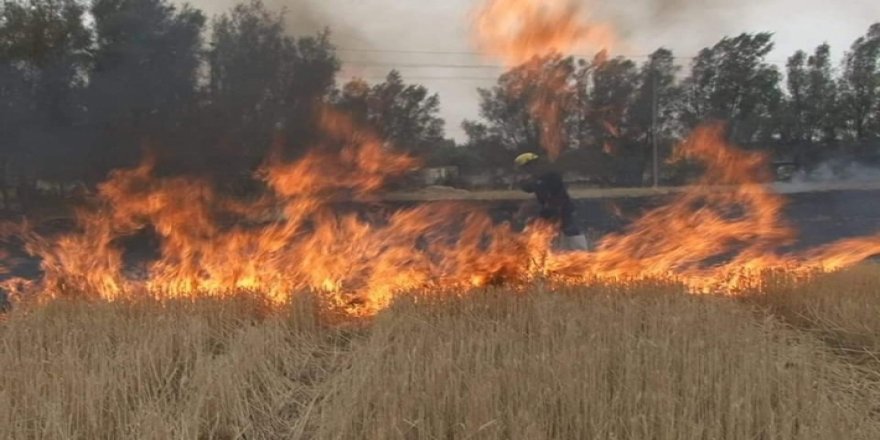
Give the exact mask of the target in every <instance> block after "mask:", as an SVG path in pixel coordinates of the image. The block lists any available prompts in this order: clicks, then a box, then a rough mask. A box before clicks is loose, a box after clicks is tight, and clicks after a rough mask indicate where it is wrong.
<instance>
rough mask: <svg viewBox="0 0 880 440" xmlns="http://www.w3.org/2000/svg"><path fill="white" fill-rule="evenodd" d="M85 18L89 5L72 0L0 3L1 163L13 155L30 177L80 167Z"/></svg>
mask: <svg viewBox="0 0 880 440" xmlns="http://www.w3.org/2000/svg"><path fill="white" fill-rule="evenodd" d="M83 19H84V8H83V6H82V5H81V4H80V3H78V2H76V1H74V0H26V1H20V2H4V3H3V4H2V5H0V145H2V146H3V151H2V152H0V156H2V159H3V160H2V162H3V163H2V164H0V165H2V168H3V170H4V171H5V170H6V168H7V163H8V161H9V160H11V158H13V157H14V158H15V160H17V161H18V162H19V170H18V171H19V172H20V173H24V174H27V175H29V177H36V176H37V175H39V176H41V177H45V178H60V177H62V176H60V175H59V174H60V173H62V172H63V173H67V174H70V172H72V171H74V170H75V168H76V167H75V166H74V162H73V161H72V159H75V158H77V156H79V154H78V151H77V150H78V148H77V147H79V145H78V143H77V142H75V140H74V138H75V137H76V136H73V134H74V131H75V128H76V127H75V126H76V125H77V124H78V123H79V122H80V121H81V119H82V107H81V105H79V101H80V93H81V91H82V87H83V85H84V79H85V75H84V72H85V70H86V68H87V66H88V57H87V51H88V49H89V46H90V44H91V38H90V34H89V32H88V30H87V29H86V28H85V26H84V24H83ZM25 156H27V157H25ZM22 166H23V167H24V169H23V170H22V169H21V167H22ZM3 180H8V179H7V176H4V178H3ZM3 183H7V182H3Z"/></svg>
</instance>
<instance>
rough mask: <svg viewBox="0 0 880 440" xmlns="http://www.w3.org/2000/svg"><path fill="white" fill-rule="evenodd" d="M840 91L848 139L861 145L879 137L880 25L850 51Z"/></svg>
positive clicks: (856, 42)
mask: <svg viewBox="0 0 880 440" xmlns="http://www.w3.org/2000/svg"><path fill="white" fill-rule="evenodd" d="M840 89H841V110H842V112H843V115H844V117H845V120H846V126H847V131H848V133H849V137H851V138H852V139H854V140H856V141H860V142H861V141H865V140H868V139H871V138H874V137H877V136H878V135H880V23H877V24H874V25H873V26H871V28H870V29H869V30H868V33H867V34H866V35H864V36H862V37H859V38H858V39H857V40H856V41H855V42H854V43H853V44H852V47H850V51H849V52H847V54H846V57H845V59H844V63H843V75H842V78H841V80H840Z"/></svg>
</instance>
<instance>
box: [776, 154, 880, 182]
mask: <svg viewBox="0 0 880 440" xmlns="http://www.w3.org/2000/svg"><path fill="white" fill-rule="evenodd" d="M873 182H880V166H877V165H872V164H865V163H861V162H857V161H854V160H848V159H835V160H828V161H825V162H822V163H821V164H819V165H818V166H816V167H815V168H813V169H811V170H799V171H797V172H795V173H794V175H792V178H791V183H792V184H794V185H798V184H808V185H811V184H821V183H873Z"/></svg>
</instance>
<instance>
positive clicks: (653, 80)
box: [651, 58, 660, 188]
mask: <svg viewBox="0 0 880 440" xmlns="http://www.w3.org/2000/svg"><path fill="white" fill-rule="evenodd" d="M657 83H658V81H657V66H656V61H655V60H654V59H653V58H652V59H651V148H652V149H653V151H654V154H653V161H654V169H653V172H652V173H651V175H652V177H653V180H654V182H653V183H654V188H657V187H658V186H660V163H659V159H660V158H659V157H658V156H659V154H658V151H657V150H658V147H657Z"/></svg>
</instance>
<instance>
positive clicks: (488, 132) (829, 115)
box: [0, 0, 880, 185]
mask: <svg viewBox="0 0 880 440" xmlns="http://www.w3.org/2000/svg"><path fill="white" fill-rule="evenodd" d="M297 31H298V30H297V29H288V28H287V27H286V25H285V20H284V15H283V14H282V13H278V12H274V11H271V10H269V9H268V8H267V7H266V6H265V5H264V4H262V3H261V2H260V1H259V0H248V1H246V2H244V3H241V4H239V5H237V6H235V7H233V8H232V9H231V10H229V11H227V12H225V13H223V14H220V15H219V16H216V17H212V18H210V19H209V17H207V16H206V15H205V13H203V12H202V11H200V10H197V9H195V8H193V7H190V6H186V5H183V6H178V5H176V4H173V3H171V2H170V1H168V0H91V1H89V2H84V1H83V0H7V1H5V2H3V3H2V5H0V162H2V163H0V169H2V170H3V173H4V175H3V176H2V180H4V181H6V184H7V185H8V184H10V181H12V180H14V181H32V180H33V179H38V178H41V179H50V180H83V181H85V182H88V183H95V182H99V181H101V180H102V179H103V178H104V177H105V176H106V174H107V172H108V171H109V170H111V169H114V168H117V167H120V166H126V165H131V164H133V163H136V162H137V161H138V160H140V158H141V156H142V155H143V154H144V152H145V151H150V152H151V154H153V155H154V156H155V157H156V158H157V161H158V162H159V163H160V164H161V165H162V166H161V167H160V170H161V172H166V173H176V172H187V173H202V174H205V175H214V176H215V177H218V178H219V179H220V180H227V181H228V180H234V178H232V177H231V176H242V175H245V176H246V175H247V174H248V173H249V172H251V171H253V170H254V169H255V168H256V167H257V166H258V165H259V164H260V162H261V161H262V160H263V158H264V157H265V155H266V153H267V152H268V151H269V150H270V148H278V149H280V150H281V151H283V152H284V153H285V154H287V155H289V156H291V157H295V156H297V155H299V154H302V152H303V151H305V150H306V149H307V148H308V147H309V146H310V145H311V144H313V143H314V142H313V141H314V137H315V136H316V133H315V125H316V124H315V119H314V118H315V117H316V115H317V114H319V113H320V112H318V111H316V109H318V108H320V107H322V106H333V107H334V108H338V109H340V110H342V111H345V112H346V113H347V114H349V115H351V117H352V118H353V119H354V120H355V121H357V122H359V123H362V124H364V125H367V126H370V127H372V128H373V129H374V130H375V131H377V132H378V134H379V135H380V136H382V138H383V139H386V140H387V141H388V145H389V146H392V145H393V146H394V148H399V149H401V150H402V151H407V152H410V153H413V154H417V155H419V156H421V157H424V158H425V161H426V163H427V164H428V165H435V166H440V165H455V166H458V167H460V168H461V169H462V170H464V171H465V172H469V173H477V174H479V173H497V174H499V175H503V174H504V173H509V172H510V162H511V160H510V158H511V157H512V156H513V155H514V154H516V153H518V152H522V151H531V150H535V149H536V148H537V146H538V144H539V143H540V142H541V139H542V129H543V128H542V124H541V122H540V121H539V120H537V119H536V118H535V117H534V114H533V112H531V111H530V103H531V102H533V100H534V99H535V98H536V97H538V96H543V99H549V100H550V101H551V102H552V104H553V105H554V106H556V107H557V108H558V110H560V113H559V114H561V115H563V117H562V120H561V121H560V128H561V129H560V133H559V136H561V139H560V141H561V145H562V147H563V148H564V153H563V155H564V158H563V159H564V160H561V161H560V162H559V163H560V165H561V166H563V167H565V168H567V169H569V170H570V171H577V172H578V173H580V174H582V175H584V176H590V177H593V178H595V179H598V180H601V181H604V182H607V183H609V184H617V185H640V184H643V183H645V182H646V175H647V174H648V172H649V170H650V166H649V164H650V161H651V154H652V148H651V145H652V144H653V143H654V142H656V143H657V145H659V150H660V152H661V156H662V157H666V156H668V155H669V151H670V149H671V148H672V146H673V145H674V144H675V142H677V141H678V140H680V139H681V138H682V137H683V136H685V135H686V133H687V132H688V131H689V130H690V129H692V128H693V127H694V126H696V125H697V124H699V123H701V122H703V121H706V120H712V119H719V120H725V121H728V122H729V126H728V127H729V136H730V137H731V139H732V140H734V141H735V142H737V143H739V144H742V145H745V146H747V147H752V148H768V149H772V150H773V151H774V152H776V153H777V154H779V155H780V156H782V155H789V156H793V157H797V159H798V160H799V161H801V162H802V163H804V164H805V165H806V164H810V163H815V162H817V161H818V160H819V158H821V157H824V156H826V155H830V154H838V153H854V152H857V153H866V152H872V151H874V150H875V149H876V148H877V146H878V139H880V24H878V25H874V26H872V27H871V28H870V29H869V30H868V32H867V33H866V34H865V35H864V36H863V37H860V38H859V39H858V40H856V41H855V42H854V43H853V44H852V46H851V47H850V48H849V50H848V51H847V52H846V55H845V57H844V59H843V61H842V62H840V63H836V62H835V61H834V60H832V59H831V57H830V48H829V47H828V45H822V46H819V47H818V48H816V49H815V50H814V51H812V52H810V53H805V52H800V51H799V52H797V53H795V54H793V55H792V56H791V57H790V58H789V60H788V63H787V65H786V66H785V69H784V71H783V69H781V68H780V67H778V66H775V65H773V64H772V63H769V62H768V61H767V59H766V57H767V55H768V54H769V53H770V51H771V50H772V48H773V42H772V35H771V34H768V33H758V34H743V35H740V36H736V37H728V38H724V39H722V40H721V41H719V42H718V43H717V44H715V45H714V46H712V47H709V48H705V49H703V50H702V51H700V53H699V54H698V55H697V56H696V57H695V58H694V59H693V60H690V62H688V63H682V62H679V61H680V60H679V59H678V58H676V57H675V56H674V54H673V53H672V52H671V51H670V50H667V49H659V50H657V51H655V52H654V53H653V54H651V55H650V57H649V58H648V59H647V60H646V61H642V62H637V61H635V60H632V59H627V58H626V57H610V56H608V55H607V54H605V53H600V54H599V55H597V56H596V57H595V58H593V59H580V58H576V57H561V56H549V57H546V58H541V59H535V60H532V61H531V62H529V63H527V64H526V65H523V66H520V67H517V68H514V69H511V70H510V71H507V72H505V73H504V74H502V75H501V76H500V77H499V78H498V81H497V83H496V84H495V85H494V86H493V87H490V88H486V89H482V90H480V116H481V117H480V118H479V120H476V121H465V122H464V123H463V127H464V129H465V132H466V134H467V139H466V140H464V141H463V142H461V143H456V142H455V141H453V140H451V139H449V138H448V137H447V135H446V131H445V124H446V122H445V121H444V120H443V119H442V118H441V117H440V116H439V111H440V105H441V103H440V99H439V97H438V96H437V95H436V94H432V93H431V92H430V91H429V90H428V89H427V88H426V87H424V86H422V85H419V84H409V83H407V82H406V81H404V79H403V77H402V76H401V75H400V74H399V73H398V72H396V71H391V72H390V73H389V74H388V75H387V77H386V78H385V80H384V81H381V82H378V83H374V84H371V83H368V82H366V81H364V80H358V79H355V80H351V81H348V82H345V83H340V82H338V81H337V76H338V73H339V71H340V66H341V61H340V59H339V57H338V56H337V54H336V49H335V47H334V46H333V44H332V36H331V34H330V32H329V31H324V32H320V33H317V34H314V35H306V36H296V35H297ZM685 66H686V67H685ZM686 69H687V70H686ZM548 82H552V85H553V87H552V94H551V95H550V96H549V97H548V96H547V95H546V93H547V90H548V88H547V86H548V84H550V83H548ZM513 84H516V85H517V87H515V88H512V87H511V85H513ZM512 90H515V92H512ZM542 94H543V95H542ZM664 170H665V171H664V172H665V173H666V174H665V175H664V176H663V177H664V179H666V180H669V179H674V178H676V176H678V175H679V174H676V173H674V172H673V171H675V168H674V167H671V166H664Z"/></svg>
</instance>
